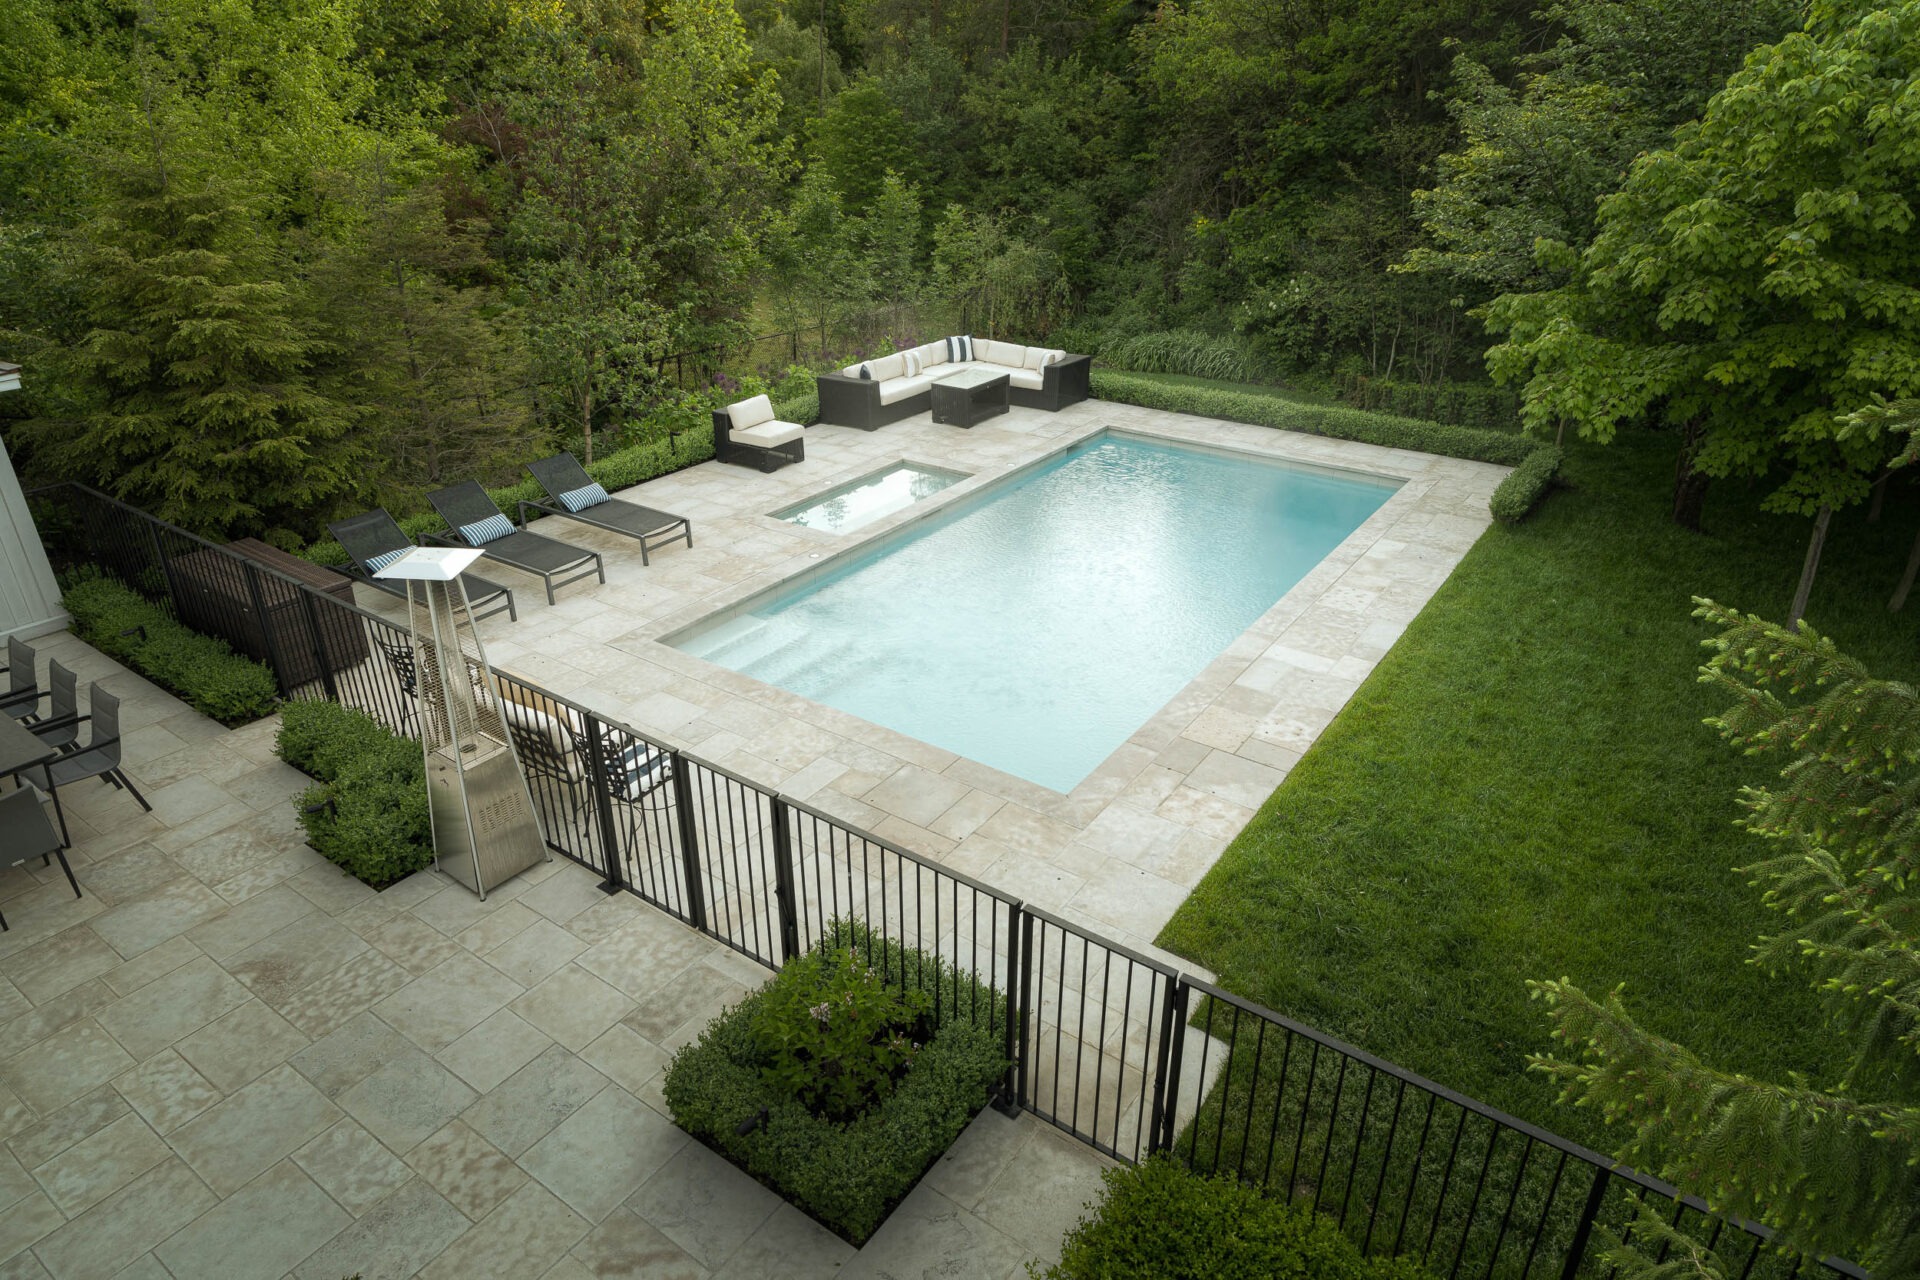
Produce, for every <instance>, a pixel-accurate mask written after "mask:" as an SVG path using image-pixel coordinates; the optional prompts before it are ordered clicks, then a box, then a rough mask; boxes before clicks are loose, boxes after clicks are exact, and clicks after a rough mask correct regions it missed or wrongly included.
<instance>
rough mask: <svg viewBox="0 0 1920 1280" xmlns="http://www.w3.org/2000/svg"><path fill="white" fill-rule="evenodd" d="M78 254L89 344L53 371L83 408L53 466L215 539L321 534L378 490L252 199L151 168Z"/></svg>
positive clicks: (43, 438)
mask: <svg viewBox="0 0 1920 1280" xmlns="http://www.w3.org/2000/svg"><path fill="white" fill-rule="evenodd" d="M113 188H114V199H113V201H112V203H111V204H109V205H108V206H107V208H106V209H105V210H104V211H103V212H102V213H101V214H100V215H99V216H98V217H96V218H94V219H93V220H92V221H90V222H89V223H87V224H86V225H85V226H84V227H82V228H80V229H79V230H78V231H77V232H76V233H75V234H74V235H73V237H72V239H71V244H70V248H69V252H70V254H71V257H70V259H69V268H68V269H69V272H70V275H71V276H72V277H73V279H74V280H75V281H76V284H75V286H74V287H75V289H76V291H77V292H79V293H81V294H82V296H84V298H85V302H84V305H83V316H84V321H85V324H86V326H87V329H86V333H85V336H84V337H83V338H82V339H81V340H80V341H79V343H78V344H77V345H76V346H74V347H73V348H71V349H70V350H69V351H68V352H66V354H65V355H64V357H63V358H61V359H60V360H58V362H57V363H56V364H55V365H54V369H53V376H54V377H55V378H56V379H58V380H60V381H62V382H63V383H65V384H66V388H67V394H68V396H69V397H70V398H71V400H72V401H74V402H77V405H78V406H79V407H78V408H77V409H76V410H75V411H74V412H73V413H72V415H71V416H64V415H63V416H60V417H43V418H39V419H35V420H33V421H31V422H29V423H27V424H25V430H26V431H27V432H28V434H29V436H30V438H31V439H32V441H33V443H34V445H35V447H36V450H37V451H38V453H39V455H40V456H41V457H42V458H43V459H45V460H48V461H50V462H52V463H53V465H54V466H55V467H56V468H57V469H58V471H59V472H60V473H61V474H64V475H68V476H72V477H75V478H78V479H83V480H86V481H87V482H89V483H92V484H94V485H96V486H98V487H100V488H102V489H104V490H106V491H107V492H108V493H111V494H113V495H114V496H116V497H119V498H122V499H125V500H126V501H128V502H131V503H133V504H135V505H137V506H141V507H144V508H145V509H147V510H148V511H151V512H153V513H154V514H155V515H158V516H160V517H161V518H162V519H165V520H172V521H175V522H177V523H179V524H181V525H184V526H186V527H187V528H189V529H192V530H194V531H195V532H198V533H204V534H207V535H209V536H214V537H219V536H226V535H232V534H241V533H261V532H264V531H267V530H270V529H273V528H276V527H291V528H294V529H296V530H300V531H303V532H308V533H311V532H312V531H313V527H314V525H315V523H316V521H315V517H316V516H325V515H327V514H331V513H332V511H333V510H334V509H335V508H336V507H338V506H339V505H340V504H341V503H342V502H343V501H345V500H346V499H348V498H350V497H352V496H354V495H356V494H357V493H358V492H359V491H360V489H361V487H362V475H363V473H364V463H365V456H364V454H363V453H362V451H361V449H360V447H359V445H358V443H357V442H356V440H355V439H354V437H353V434H352V428H353V427H354V425H355V420H356V415H355V414H354V413H353V412H351V411H350V410H348V409H347V408H346V407H345V406H342V405H340V404H338V403H336V402H335V401H333V400H331V399H329V398H327V397H326V396H324V395H322V394H320V393H319V392H318V391H316V390H315V389H314V387H313V386H312V384H311V382H310V381H309V379H308V376H307V367H308V365H309V363H310V362H311V360H312V359H313V357H314V355H315V354H316V348H317V343H316V341H315V339H314V338H313V336H312V335H311V334H310V333H309V332H308V331H307V330H306V328H305V327H304V326H303V325H302V323H301V319H300V315H299V307H298V305H297V304H298V300H297V298H296V296H295V293H294V291H293V290H292V289H290V288H289V287H288V286H287V285H286V284H285V283H283V282H282V281H281V279H280V278H279V273H278V272H277V271H276V270H275V264H274V263H273V261H272V259H271V248H270V241H269V240H268V239H267V237H265V236H264V235H263V234H262V232H261V230H260V228H259V226H258V225H257V223H256V222H255V221H254V219H253V213H252V209H251V208H250V206H249V204H248V202H247V196H246V193H245V192H244V191H242V190H241V189H239V188H238V187H237V186H235V185H234V184H233V183H231V182H227V181H224V180H220V179H214V178H208V179H205V180H203V181H200V182H198V183H195V184H193V185H191V186H187V185H185V183H184V182H183V181H174V180H169V179H168V178H167V177H166V176H165V175H164V173H162V172H158V171H155V170H153V169H150V168H138V169H134V170H131V171H129V172H126V173H124V174H120V175H117V176H116V177H115V178H114V180H113Z"/></svg>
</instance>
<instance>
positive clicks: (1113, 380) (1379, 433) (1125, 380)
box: [1093, 369, 1560, 520]
mask: <svg viewBox="0 0 1920 1280" xmlns="http://www.w3.org/2000/svg"><path fill="white" fill-rule="evenodd" d="M1093 394H1094V395H1096V396H1098V397H1099V398H1100V399H1102V400H1116V401H1119V402H1120V403H1122V404H1137V405H1141V406H1143V407H1145V408H1148V409H1164V410H1168V411H1170V412H1173V413H1192V414H1198V415H1200V416H1202V417H1207V418H1223V419H1226V420H1227V421H1229V422H1245V423H1250V424H1252V425H1254V426H1259V427H1274V428H1276V429H1278V430H1281V431H1299V432H1302V433H1303V434H1306V435H1315V436H1328V437H1330V438H1333V439H1336V440H1357V441H1360V442H1361V443H1363V444H1377V445H1382V446H1384V447H1386V448H1389V449H1410V450H1413V451H1415V452H1418V453H1437V454H1441V455H1443V456H1445V457H1449V458H1465V459H1468V460H1469V461H1472V462H1491V463H1495V464H1497V465H1499V466H1503V467H1519V466H1520V465H1521V464H1522V463H1525V462H1527V461H1528V460H1529V459H1534V460H1535V461H1534V465H1533V467H1532V468H1530V469H1529V470H1528V473H1527V476H1526V478H1524V479H1522V480H1519V481H1518V482H1516V481H1515V476H1509V477H1507V479H1506V480H1505V481H1502V482H1501V484H1500V487H1499V488H1498V489H1496V490H1495V491H1494V497H1493V499H1492V500H1491V501H1490V502H1489V504H1488V505H1489V507H1490V508H1493V509H1494V514H1495V515H1496V516H1498V517H1499V518H1500V519H1502V520H1518V519H1520V518H1521V517H1522V516H1525V515H1526V514H1527V512H1528V511H1530V510H1532V509H1533V504H1534V503H1535V502H1538V501H1539V500H1540V498H1541V497H1542V496H1544V495H1545V493H1546V491H1547V489H1548V488H1549V487H1551V484H1552V480H1553V476H1554V474H1555V472H1556V471H1557V470H1558V469H1559V466H1560V451H1559V450H1558V449H1555V448H1553V447H1552V446H1550V445H1545V444H1542V443H1541V442H1540V441H1538V440H1533V439H1529V438H1528V437H1526V436H1522V435H1514V434H1511V433H1508V432H1502V431H1486V430H1482V429H1481V428H1478V427H1450V426H1446V425H1444V424H1442V423H1438V422H1423V421H1421V420H1419V419H1417V418H1394V417H1388V416H1387V415H1385V414H1379V413H1368V412H1366V411H1365V410H1363V409H1348V408H1344V407H1341V406H1336V405H1317V404H1300V403H1297V402H1295V401H1291V400H1280V399H1276V398H1274V397H1272V396H1259V395H1250V394H1247V393H1245V392H1236V391H1219V390H1215V389H1213V388H1211V387H1186V386H1169V385H1167V384H1165V383H1161V382H1154V381H1152V380H1150V379H1147V378H1139V377H1129V376H1128V375H1126V374H1124V373H1115V372H1113V371H1111V370H1102V369H1095V370H1094V371H1093ZM1541 454H1546V455H1548V456H1547V457H1545V458H1541V457H1540V456H1539V455H1541ZM1518 474H1519V473H1518V472H1516V473H1515V475H1516V476H1517V475H1518ZM1503 495H1504V496H1503ZM1495 503H1499V504H1500V505H1499V506H1498V507H1495V506H1494V504H1495Z"/></svg>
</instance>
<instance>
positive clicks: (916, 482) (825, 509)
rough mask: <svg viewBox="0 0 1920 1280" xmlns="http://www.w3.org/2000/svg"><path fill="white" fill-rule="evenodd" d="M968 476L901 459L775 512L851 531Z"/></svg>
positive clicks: (810, 525)
mask: <svg viewBox="0 0 1920 1280" xmlns="http://www.w3.org/2000/svg"><path fill="white" fill-rule="evenodd" d="M966 478H967V477H966V476H965V475H963V474H962V473H960V472H958V471H943V470H941V469H940V468H938V467H922V466H916V465H915V464H913V463H911V462H899V463H895V464H894V465H892V466H890V467H887V468H885V469H883V470H880V471H876V472H874V473H872V474H871V475H865V476H861V477H860V478H859V479H858V480H850V481H848V482H847V483H846V484H843V485H841V486H840V487H838V488H836V489H829V490H827V491H826V492H825V493H823V494H820V495H819V496H818V497H813V498H808V499H807V500H806V501H805V502H801V503H796V504H795V505H793V506H791V507H786V508H783V509H782V510H779V511H776V512H774V513H773V514H774V517H775V518H776V519H780V520H785V521H786V522H787V523H789V524H803V525H806V526H807V527H808V528H810V529H825V530H827V531H828V532H830V533H847V532H849V531H851V530H854V529H858V528H861V527H862V526H865V525H869V524H872V523H873V522H874V521H875V520H878V519H880V518H881V517H882V516H890V515H892V514H893V513H894V512H896V511H904V510H906V509H907V508H908V507H910V506H912V505H913V504H914V503H916V502H919V501H920V500H921V499H923V498H931V497H932V496H933V495H934V494H936V493H939V492H940V491H941V490H942V489H946V488H949V487H951V486H953V485H956V484H958V483H960V482H961V481H962V480H965V479H966Z"/></svg>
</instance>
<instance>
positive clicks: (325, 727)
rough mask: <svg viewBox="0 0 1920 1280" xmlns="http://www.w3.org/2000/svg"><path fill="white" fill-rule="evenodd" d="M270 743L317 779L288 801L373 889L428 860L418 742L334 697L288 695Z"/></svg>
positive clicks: (316, 838)
mask: <svg viewBox="0 0 1920 1280" xmlns="http://www.w3.org/2000/svg"><path fill="white" fill-rule="evenodd" d="M276 749H277V750H278V751H279V753H280V758H281V759H282V760H285V761H286V762H287V763H288V764H290V765H292V766H294V767H295V768H296V769H300V770H303V771H305V772H306V773H308V774H310V775H312V776H313V777H314V778H316V779H318V782H316V784H315V785H314V786H311V787H309V788H307V790H306V791H305V792H304V793H303V794H302V795H301V796H300V798H299V799H297V800H296V801H294V805H295V807H296V809H298V811H299V814H300V825H301V826H302V827H304V828H305V829H306V832H307V842H308V843H309V844H311V845H312V846H313V847H314V848H315V849H316V850H318V851H319V853H320V854H321V855H322V856H323V857H325V858H327V859H328V860H329V861H331V862H334V863H337V864H338V865H339V866H341V867H342V868H344V869H345V870H347V871H348V872H350V873H351V874H353V875H355V876H357V877H359V878H360V879H361V880H364V881H365V882H366V883H368V884H370V885H372V886H373V887H374V888H376V889H384V888H385V887H386V886H388V885H390V884H392V883H393V882H394V881H396V880H399V879H402V878H403V877H405V876H409V875H412V874H413V873H414V872H415V871H418V870H420V869H421V868H422V867H424V866H427V865H428V864H429V863H431V862H432V861H433V828H432V822H431V819H430V818H429V816H428V814H427V783H426V768H425V763H424V761H423V758H422V756H421V753H420V744H419V743H417V742H414V741H412V740H411V739H408V738H402V737H400V736H398V735H396V734H394V733H391V732H389V731H388V730H387V728H386V726H384V725H382V724H381V723H380V722H379V721H377V720H375V719H373V718H372V717H371V716H368V715H366V714H365V713H363V712H360V711H356V710H354V709H353V708H351V707H343V706H341V705H340V704H339V703H337V702H319V701H315V702H290V703H288V704H287V705H286V707H285V708H284V709H283V710H282V712H281V716H280V734H279V737H278V739H277V740H276Z"/></svg>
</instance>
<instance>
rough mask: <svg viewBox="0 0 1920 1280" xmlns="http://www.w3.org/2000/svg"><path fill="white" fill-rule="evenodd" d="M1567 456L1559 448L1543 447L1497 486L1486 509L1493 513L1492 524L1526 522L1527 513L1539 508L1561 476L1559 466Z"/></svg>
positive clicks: (1546, 445) (1552, 446)
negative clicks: (1497, 522) (1496, 521)
mask: <svg viewBox="0 0 1920 1280" xmlns="http://www.w3.org/2000/svg"><path fill="white" fill-rule="evenodd" d="M1565 458H1566V454H1565V453H1564V452H1563V451H1562V450H1561V449H1560V447H1559V446H1558V445H1551V444H1543V445H1541V446H1540V447H1538V448H1537V449H1535V450H1534V451H1533V452H1532V453H1530V454H1528V455H1527V458H1526V460H1525V461H1524V462H1522V463H1521V464H1520V465H1519V466H1517V467H1515V468H1514V469H1513V474H1512V475H1510V476H1508V477H1507V478H1506V479H1505V480H1502V481H1501V482H1500V487H1499V488H1497V489H1495V490H1494V491H1493V497H1492V498H1491V499H1490V500H1488V502H1487V506H1488V507H1489V508H1490V509H1491V510H1492V511H1493V518H1494V519H1495V520H1502V521H1505V522H1506V523H1507V524H1518V523H1519V522H1520V521H1522V520H1524V519H1526V518H1527V513H1528V512H1530V511H1532V510H1533V509H1534V508H1535V507H1536V506H1538V505H1539V504H1540V500H1541V499H1542V498H1544V497H1546V496H1547V490H1549V489H1551V488H1553V482H1554V480H1555V478H1556V477H1557V476H1558V475H1559V474H1560V464H1561V462H1562V461H1564V460H1565Z"/></svg>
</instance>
